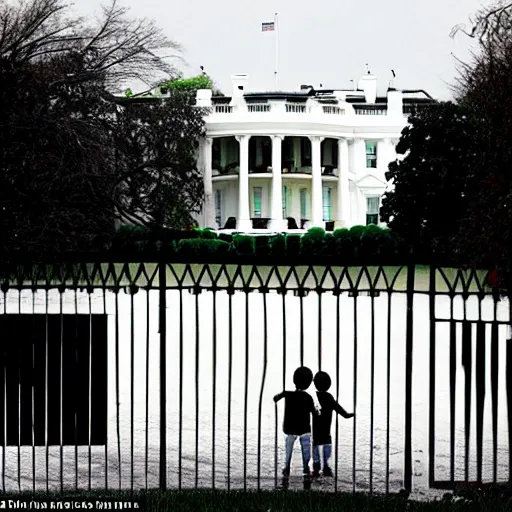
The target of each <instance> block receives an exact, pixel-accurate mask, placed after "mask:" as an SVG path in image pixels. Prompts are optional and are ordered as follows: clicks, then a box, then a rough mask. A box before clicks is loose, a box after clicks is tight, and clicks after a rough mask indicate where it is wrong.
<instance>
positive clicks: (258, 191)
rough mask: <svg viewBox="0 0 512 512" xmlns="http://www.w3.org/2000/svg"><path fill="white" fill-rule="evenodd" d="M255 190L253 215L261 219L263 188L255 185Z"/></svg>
mask: <svg viewBox="0 0 512 512" xmlns="http://www.w3.org/2000/svg"><path fill="white" fill-rule="evenodd" d="M252 192H253V196H252V197H253V217H254V218H256V219H261V196H262V188H261V187H254V188H253V189H252Z"/></svg>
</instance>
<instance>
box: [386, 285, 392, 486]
mask: <svg viewBox="0 0 512 512" xmlns="http://www.w3.org/2000/svg"><path fill="white" fill-rule="evenodd" d="M391 297H392V292H391V290H390V289H389V290H388V322H387V334H388V336H387V347H386V494H388V493H389V423H390V417H391V410H390V407H391Z"/></svg>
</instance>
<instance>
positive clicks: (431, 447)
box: [428, 265, 437, 487]
mask: <svg viewBox="0 0 512 512" xmlns="http://www.w3.org/2000/svg"><path fill="white" fill-rule="evenodd" d="M436 271H437V269H436V267H435V266H434V265H431V266H430V273H429V288H428V290H429V291H428V293H429V295H428V302H429V315H430V339H429V345H430V346H429V370H430V371H429V398H428V411H429V415H428V482H429V487H432V486H433V485H434V480H435V425H436V400H435V398H436Z"/></svg>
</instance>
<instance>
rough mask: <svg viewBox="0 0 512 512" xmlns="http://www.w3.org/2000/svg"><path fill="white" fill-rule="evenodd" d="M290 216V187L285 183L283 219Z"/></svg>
mask: <svg viewBox="0 0 512 512" xmlns="http://www.w3.org/2000/svg"><path fill="white" fill-rule="evenodd" d="M287 217H288V187H286V186H285V185H283V219H286V218H287Z"/></svg>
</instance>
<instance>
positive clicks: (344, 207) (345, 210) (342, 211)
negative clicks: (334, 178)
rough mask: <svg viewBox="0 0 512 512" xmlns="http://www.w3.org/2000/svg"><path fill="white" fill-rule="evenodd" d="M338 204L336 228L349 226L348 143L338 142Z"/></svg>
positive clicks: (344, 141) (340, 140)
mask: <svg viewBox="0 0 512 512" xmlns="http://www.w3.org/2000/svg"><path fill="white" fill-rule="evenodd" d="M337 196H338V197H337V199H338V204H337V208H336V228H345V227H348V226H349V225H350V189H349V183H348V142H347V139H339V140H338V191H337Z"/></svg>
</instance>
